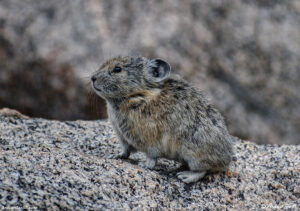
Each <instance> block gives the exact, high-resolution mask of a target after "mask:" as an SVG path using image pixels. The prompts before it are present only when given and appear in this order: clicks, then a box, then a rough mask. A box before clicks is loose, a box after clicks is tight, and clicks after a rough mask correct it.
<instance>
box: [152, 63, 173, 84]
mask: <svg viewBox="0 0 300 211" xmlns="http://www.w3.org/2000/svg"><path fill="white" fill-rule="evenodd" d="M170 72H171V66H170V65H169V63H168V62H166V61H164V60H162V59H152V60H150V61H149V63H148V65H147V68H146V77H147V78H148V79H150V80H151V81H153V82H160V81H163V80H165V79H166V78H168V76H169V75H170Z"/></svg>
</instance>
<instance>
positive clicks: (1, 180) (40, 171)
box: [0, 116, 300, 210]
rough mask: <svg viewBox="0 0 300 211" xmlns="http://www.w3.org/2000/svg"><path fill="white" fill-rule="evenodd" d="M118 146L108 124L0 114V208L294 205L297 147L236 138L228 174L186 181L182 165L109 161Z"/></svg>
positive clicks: (299, 179)
mask: <svg viewBox="0 0 300 211" xmlns="http://www.w3.org/2000/svg"><path fill="white" fill-rule="evenodd" d="M119 150H120V148H119V145H118V143H117V141H116V139H115V135H114V133H113V131H112V128H111V126H110V124H109V122H106V121H65V122H60V121H54V120H53V121H50V120H44V119H23V118H18V117H16V116H2V117H0V152H1V153H0V167H1V173H0V208H1V209H10V208H12V209H13V208H14V209H18V208H27V209H46V208H48V209H49V208H50V209H67V210H82V209H108V210H111V209H118V210H123V209H125V210H145V209H149V208H151V209H159V210H161V209H168V210H179V209H187V210H190V209H203V210H216V209H221V210H223V209H234V210H249V209H255V210H262V209H266V210H273V209H275V210H297V209H298V208H299V206H300V200H299V196H300V195H299V187H300V158H299V154H300V146H292V145H256V144H254V143H251V142H247V141H242V140H239V139H237V140H236V142H235V153H236V154H235V157H234V160H233V162H232V164H231V166H230V168H229V171H228V172H226V173H224V172H223V173H217V174H210V175H207V176H205V177H204V179H203V180H201V181H199V182H197V183H195V184H191V185H187V184H184V183H182V182H181V181H179V180H178V179H177V178H176V177H175V175H176V172H178V168H179V167H180V164H178V163H176V162H173V161H169V160H166V159H160V160H159V165H158V166H157V168H155V170H145V169H143V168H140V167H139V166H138V165H137V163H138V161H139V160H143V159H145V157H144V155H143V154H141V153H137V154H134V155H132V156H131V157H130V159H128V160H114V159H108V156H109V155H111V154H112V153H117V152H118V151H119Z"/></svg>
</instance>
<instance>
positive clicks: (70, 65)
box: [0, 0, 300, 144]
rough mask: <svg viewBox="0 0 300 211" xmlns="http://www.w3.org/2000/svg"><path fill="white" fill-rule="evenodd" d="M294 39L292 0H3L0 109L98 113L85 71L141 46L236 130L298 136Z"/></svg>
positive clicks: (274, 137)
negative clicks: (202, 95)
mask: <svg viewBox="0 0 300 211" xmlns="http://www.w3.org/2000/svg"><path fill="white" fill-rule="evenodd" d="M299 43H300V1H299V0H290V1H271V0H257V1H247V0H243V1H242V0H224V1H219V0H201V1H200V0H198V1H197V0H193V1H180V0H165V1H138V0H122V1H121V0H111V1H97V0H86V1H84V0H76V1H71V0H69V1H67V0H63V1H61V0H52V1H34V0H26V1H17V0H2V1H1V2H0V67H1V70H0V71H1V72H0V88H1V89H0V107H2V106H6V107H11V108H15V109H18V110H20V111H21V112H23V113H24V114H26V115H30V116H35V117H36V116H38V117H45V118H52V119H95V118H99V117H105V112H104V111H105V108H104V102H103V101H99V99H98V98H97V97H96V96H93V97H92V99H93V100H96V101H97V102H96V103H95V102H94V101H93V100H89V98H88V93H89V90H88V85H86V84H88V79H89V75H90V74H91V72H93V71H95V70H96V69H97V67H98V66H99V65H100V64H101V62H103V61H104V60H105V59H107V58H109V57H112V56H115V55H118V54H122V55H125V54H140V55H144V56H147V57H161V58H164V59H166V60H168V61H169V63H170V64H171V65H172V67H173V71H174V72H176V73H178V74H180V75H182V76H183V77H184V78H186V79H187V80H188V81H190V82H192V83H194V84H195V85H196V86H197V87H198V88H199V89H202V90H205V92H206V93H207V95H208V96H209V97H210V98H211V100H212V101H213V103H214V104H215V105H216V106H217V107H218V108H219V109H220V110H221V112H222V113H223V115H224V116H225V117H226V122H227V124H228V127H229V129H230V132H231V133H232V134H233V135H236V136H239V137H240V138H243V139H250V140H253V141H255V142H258V143H285V144H299V143H300V138H299V137H300V106H299V105H300V104H299V103H300V91H299V90H300V45H299ZM91 106H94V109H92V108H91Z"/></svg>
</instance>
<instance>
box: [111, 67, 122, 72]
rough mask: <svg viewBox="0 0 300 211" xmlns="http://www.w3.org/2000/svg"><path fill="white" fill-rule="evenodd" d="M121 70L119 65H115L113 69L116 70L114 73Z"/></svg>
mask: <svg viewBox="0 0 300 211" xmlns="http://www.w3.org/2000/svg"><path fill="white" fill-rule="evenodd" d="M121 71H122V68H121V67H119V66H115V68H114V69H113V72H114V73H119V72H121Z"/></svg>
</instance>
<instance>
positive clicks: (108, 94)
mask: <svg viewBox="0 0 300 211" xmlns="http://www.w3.org/2000/svg"><path fill="white" fill-rule="evenodd" d="M170 72H171V67H170V65H169V64H168V63H167V62H165V61H164V60H162V59H147V58H145V57H129V56H128V57H116V58H113V59H110V60H108V61H107V62H105V63H104V64H103V65H102V66H101V67H100V68H99V70H97V71H96V72H95V73H94V74H93V75H92V77H91V82H92V86H93V88H94V90H95V92H96V93H97V94H98V95H99V96H101V97H103V98H105V99H107V100H110V99H118V98H123V97H126V96H128V95H131V94H133V93H137V92H139V91H144V90H147V89H149V88H155V87H158V86H160V85H161V84H162V83H163V82H164V81H165V80H166V79H167V78H168V77H169V74H170Z"/></svg>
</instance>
